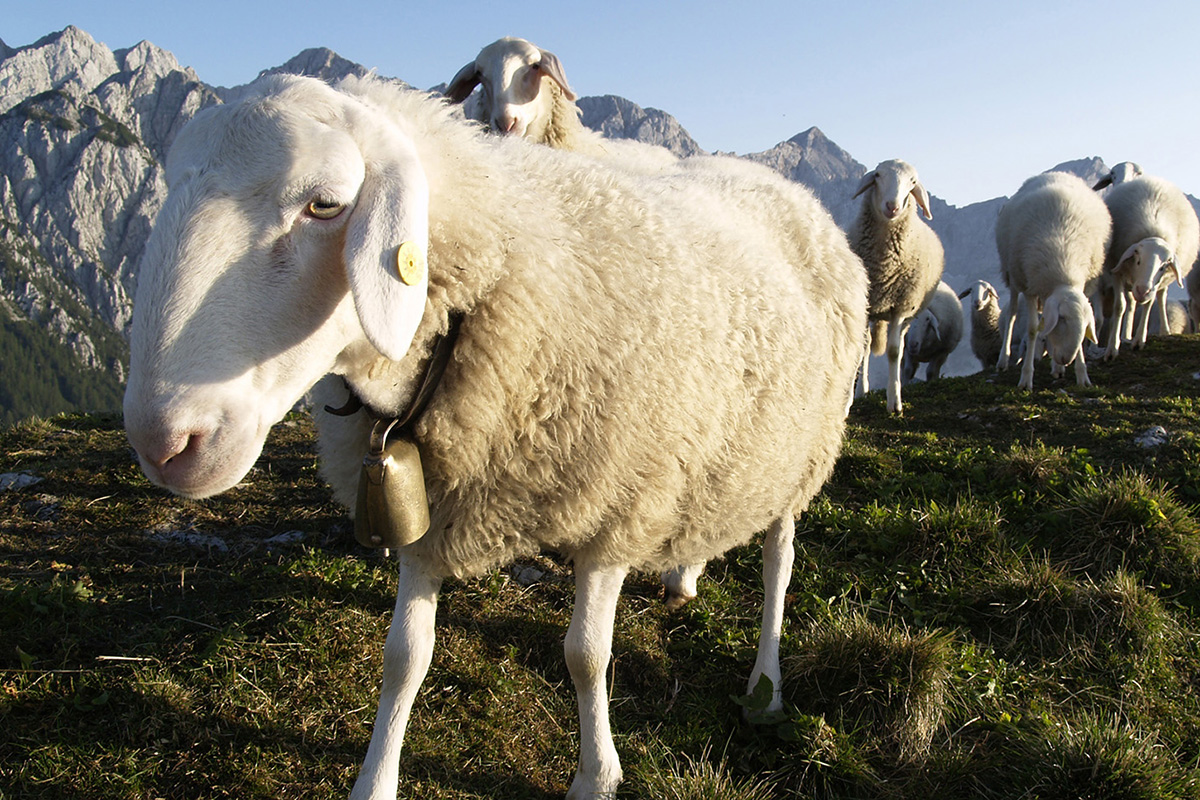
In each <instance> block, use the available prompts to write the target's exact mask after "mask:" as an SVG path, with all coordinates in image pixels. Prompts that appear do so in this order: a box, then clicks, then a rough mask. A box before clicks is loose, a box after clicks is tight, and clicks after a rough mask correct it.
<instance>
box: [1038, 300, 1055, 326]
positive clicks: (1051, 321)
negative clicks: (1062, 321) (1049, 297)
mask: <svg viewBox="0 0 1200 800" xmlns="http://www.w3.org/2000/svg"><path fill="white" fill-rule="evenodd" d="M1056 325H1058V303H1047V304H1046V307H1045V308H1044V309H1043V310H1042V324H1041V325H1040V326H1039V327H1038V330H1040V331H1041V332H1043V333H1050V331H1052V330H1054V326H1056Z"/></svg>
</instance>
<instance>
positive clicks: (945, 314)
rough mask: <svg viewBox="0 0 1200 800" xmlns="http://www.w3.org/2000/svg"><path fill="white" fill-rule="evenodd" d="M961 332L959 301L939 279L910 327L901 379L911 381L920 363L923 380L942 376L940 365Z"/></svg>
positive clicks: (961, 315) (960, 307) (958, 339)
mask: <svg viewBox="0 0 1200 800" xmlns="http://www.w3.org/2000/svg"><path fill="white" fill-rule="evenodd" d="M962 335H963V310H962V303H960V302H959V301H958V295H957V294H955V293H954V290H953V289H951V288H950V287H949V286H948V285H947V284H946V283H945V281H939V282H938V285H937V289H936V290H935V291H934V293H933V297H931V298H930V299H929V302H928V303H927V304H926V306H925V308H924V309H923V310H922V311H921V313H920V314H917V316H916V317H914V318H913V322H912V325H910V326H909V329H908V335H907V336H906V337H905V342H904V359H903V362H902V363H903V370H902V374H901V381H902V382H903V383H908V382H910V381H911V380H912V379H913V377H914V376H915V375H916V374H917V367H919V366H920V365H921V364H925V365H926V366H925V380H927V381H932V380H936V379H937V378H939V377H941V374H942V366H943V365H945V363H946V359H947V358H949V357H950V354H951V353H953V352H954V348H956V347H958V343H959V342H960V341H962Z"/></svg>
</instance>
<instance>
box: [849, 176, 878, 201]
mask: <svg viewBox="0 0 1200 800" xmlns="http://www.w3.org/2000/svg"><path fill="white" fill-rule="evenodd" d="M878 177H879V173H877V172H875V171H874V170H872V171H871V172H868V173H867V174H866V175H863V176H862V180H861V181H859V183H858V188H857V189H855V190H854V194H852V195H851V196H850V199H851V200H853V199H854V198H855V197H858V196H859V195H860V194H862V193H863V192H865V191H866V190H867V189H870V188H871V187H872V186H874V185H875V179H876V178H878Z"/></svg>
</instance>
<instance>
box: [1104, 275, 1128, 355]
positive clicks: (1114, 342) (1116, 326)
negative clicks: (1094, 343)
mask: <svg viewBox="0 0 1200 800" xmlns="http://www.w3.org/2000/svg"><path fill="white" fill-rule="evenodd" d="M1112 305H1113V312H1112V314H1113V315H1112V325H1111V326H1110V327H1109V329H1108V346H1107V347H1106V348H1105V349H1104V360H1105V361H1112V360H1113V359H1114V358H1116V357H1117V353H1118V352H1119V351H1120V349H1121V337H1122V333H1123V331H1124V328H1125V318H1126V316H1128V315H1127V313H1126V309H1127V307H1128V304H1127V302H1126V297H1125V290H1124V289H1122V288H1120V287H1119V286H1118V287H1117V288H1115V289H1114V290H1113V298H1112Z"/></svg>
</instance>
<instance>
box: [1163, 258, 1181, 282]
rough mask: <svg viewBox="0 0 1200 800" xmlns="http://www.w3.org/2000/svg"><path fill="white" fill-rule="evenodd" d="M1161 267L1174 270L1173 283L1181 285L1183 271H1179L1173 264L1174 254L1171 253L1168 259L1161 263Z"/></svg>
mask: <svg viewBox="0 0 1200 800" xmlns="http://www.w3.org/2000/svg"><path fill="white" fill-rule="evenodd" d="M1163 269H1169V270H1171V272H1174V273H1175V283H1176V284H1178V285H1179V286H1183V273H1181V272H1180V271H1179V267H1177V266H1175V256H1174V254H1172V255H1171V260H1170V261H1168V262H1167V263H1165V264H1163Z"/></svg>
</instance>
